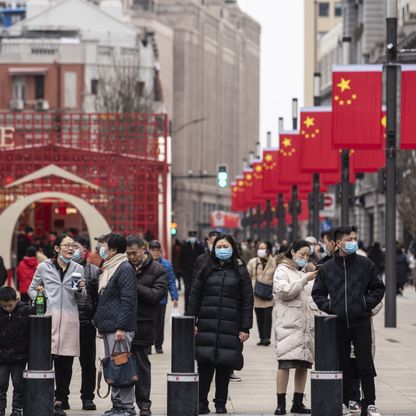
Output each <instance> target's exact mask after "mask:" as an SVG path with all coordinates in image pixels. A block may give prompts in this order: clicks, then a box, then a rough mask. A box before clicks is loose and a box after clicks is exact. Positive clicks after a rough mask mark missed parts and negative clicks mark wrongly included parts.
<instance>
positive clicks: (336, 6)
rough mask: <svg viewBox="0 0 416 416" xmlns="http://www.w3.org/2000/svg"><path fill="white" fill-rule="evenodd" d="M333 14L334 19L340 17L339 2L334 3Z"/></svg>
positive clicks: (340, 6) (340, 5) (340, 7)
mask: <svg viewBox="0 0 416 416" xmlns="http://www.w3.org/2000/svg"><path fill="white" fill-rule="evenodd" d="M334 13H335V17H340V16H342V4H341V2H337V3H335V10H334Z"/></svg>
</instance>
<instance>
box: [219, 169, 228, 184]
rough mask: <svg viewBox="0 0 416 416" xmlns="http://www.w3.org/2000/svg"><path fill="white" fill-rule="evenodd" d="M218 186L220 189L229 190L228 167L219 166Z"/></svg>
mask: <svg viewBox="0 0 416 416" xmlns="http://www.w3.org/2000/svg"><path fill="white" fill-rule="evenodd" d="M217 185H218V188H220V189H226V188H228V168H227V165H218V170H217Z"/></svg>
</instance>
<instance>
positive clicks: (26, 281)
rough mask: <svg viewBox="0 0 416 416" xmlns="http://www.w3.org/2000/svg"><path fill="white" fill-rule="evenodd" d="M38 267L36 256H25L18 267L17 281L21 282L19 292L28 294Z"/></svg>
mask: <svg viewBox="0 0 416 416" xmlns="http://www.w3.org/2000/svg"><path fill="white" fill-rule="evenodd" d="M37 267H38V260H37V258H36V257H23V260H22V261H21V262H20V263H19V265H18V266H17V269H16V275H17V281H18V282H19V292H20V293H22V294H26V293H27V291H28V290H29V286H30V284H31V283H32V279H33V275H34V274H35V272H36V269H37Z"/></svg>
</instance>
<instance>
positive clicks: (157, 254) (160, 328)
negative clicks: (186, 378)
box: [149, 240, 178, 354]
mask: <svg viewBox="0 0 416 416" xmlns="http://www.w3.org/2000/svg"><path fill="white" fill-rule="evenodd" d="M149 253H150V254H151V256H152V258H153V260H154V261H157V262H158V263H160V264H161V265H162V266H163V267H164V268H165V270H166V273H167V275H168V284H169V286H168V288H169V293H170V297H171V299H172V302H173V307H174V308H177V307H178V290H177V288H176V276H175V272H174V270H173V266H172V263H171V262H170V261H169V260H167V259H164V258H163V257H162V245H161V244H160V241H157V240H153V241H151V242H150V243H149ZM167 303H168V297H167V296H166V297H165V298H163V299H162V300H161V302H160V305H159V308H158V312H157V318H156V334H155V335H156V336H155V349H156V352H157V353H158V354H163V340H164V332H165V315H166V305H167Z"/></svg>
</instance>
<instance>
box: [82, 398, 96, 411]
mask: <svg viewBox="0 0 416 416" xmlns="http://www.w3.org/2000/svg"><path fill="white" fill-rule="evenodd" d="M82 410H97V406H96V405H95V403H94V402H93V401H92V400H83V401H82Z"/></svg>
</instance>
